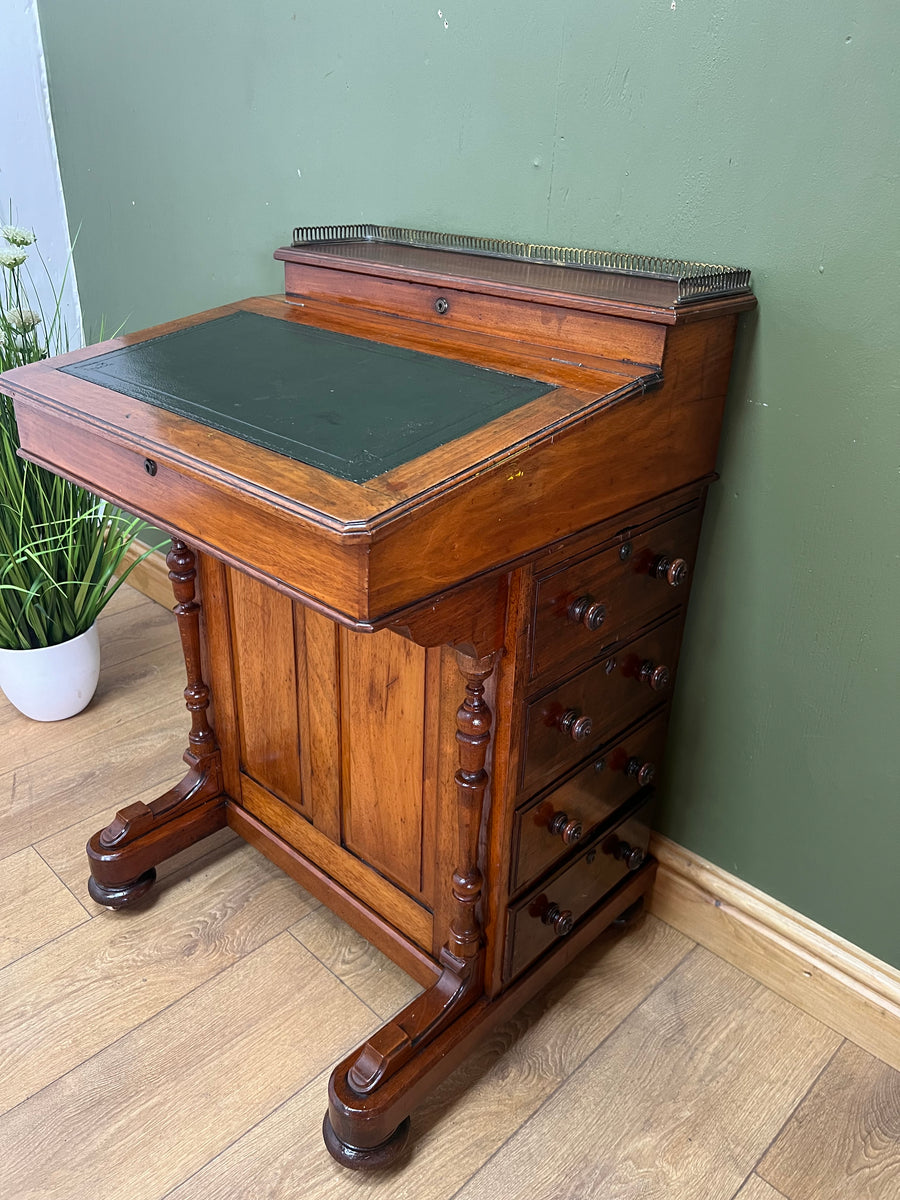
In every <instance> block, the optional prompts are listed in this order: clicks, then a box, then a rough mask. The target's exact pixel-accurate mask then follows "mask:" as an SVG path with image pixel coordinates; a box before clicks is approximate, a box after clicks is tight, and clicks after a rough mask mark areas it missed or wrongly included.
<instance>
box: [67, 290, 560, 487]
mask: <svg viewBox="0 0 900 1200" xmlns="http://www.w3.org/2000/svg"><path fill="white" fill-rule="evenodd" d="M60 369H61V370H62V371H63V372H65V373H66V374H68V375H73V376H76V377H78V378H79V379H84V380H86V381H88V382H90V383H94V384H97V385H99V386H100V387H104V388H108V389H110V390H112V391H114V392H118V393H120V394H122V395H125V396H130V397H133V398H134V399H136V400H141V401H144V402H146V403H148V404H153V405H155V406H157V407H159V408H164V409H167V410H168V411H169V412H172V413H177V414H179V415H180V416H183V417H188V418H190V419H192V420H194V421H199V422H200V423H201V424H204V425H207V426H210V427H211V428H213V429H218V430H221V431H222V432H223V433H227V434H231V435H233V436H234V437H238V438H242V439H243V440H245V441H247V442H250V443H252V444H254V445H257V446H262V447H265V448H266V449H268V450H273V451H275V452H276V453H279V454H283V455H286V456H287V457H289V458H291V459H294V460H296V461H297V462H301V463H306V464H308V465H309V466H312V467H318V468H319V469H320V470H323V471H327V472H328V473H329V474H330V475H333V476H336V477H337V478H340V479H346V480H350V481H351V482H353V483H365V482H367V481H368V480H370V479H373V478H375V477H377V476H379V475H383V474H384V473H385V472H387V471H390V470H391V469H393V468H395V467H398V466H401V465H402V464H404V463H407V462H409V461H411V460H412V459H415V458H418V457H420V456H421V455H423V454H426V453H428V451H430V450H434V449H436V448H437V447H439V446H442V445H444V444H446V443H448V442H451V441H454V440H456V439H457V438H459V437H462V436H464V435H465V434H467V433H471V432H473V431H474V430H476V429H479V428H481V427H482V426H483V425H486V424H487V423H488V422H490V421H492V420H494V419H495V418H496V417H499V416H502V415H504V414H506V413H509V412H511V411H513V410H514V409H516V408H519V407H521V406H522V405H524V404H527V403H528V402H529V401H531V400H535V399H536V398H537V397H538V396H542V395H546V394H547V393H549V392H552V391H554V390H555V388H554V387H553V386H552V385H549V384H547V383H543V382H539V381H536V380H533V379H528V378H524V377H522V376H517V375H511V374H507V373H504V372H502V371H497V370H492V369H489V368H487V367H479V366H474V365H471V364H470V363H465V362H459V361H456V360H454V359H448V358H439V357H436V356H435V355H431V354H425V353H423V352H421V351H418V350H412V349H409V348H407V347H403V346H394V345H386V344H384V343H381V342H374V341H366V340H364V339H362V338H358V337H351V336H349V335H348V334H344V333H338V332H334V331H332V330H327V329H319V328H316V327H313V326H309V325H298V324H294V323H292V322H289V321H285V320H280V319H278V318H276V317H273V316H266V315H263V314H261V313H256V312H233V313H230V314H229V315H227V316H222V317H218V318H216V319H214V320H211V321H206V322H204V323H203V324H197V325H190V326H188V327H187V328H184V329H178V330H176V331H174V332H171V333H166V334H163V335H162V336H160V337H155V338H151V339H149V340H147V341H141V342H135V343H133V344H132V345H128V346H123V347H121V348H120V349H117V350H112V351H110V352H109V353H106V354H100V355H99V356H97V357H95V358H90V359H88V360H87V361H84V362H79V363H73V364H71V365H69V366H63V367H61V368H60Z"/></svg>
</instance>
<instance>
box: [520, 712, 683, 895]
mask: <svg viewBox="0 0 900 1200" xmlns="http://www.w3.org/2000/svg"><path fill="white" fill-rule="evenodd" d="M666 724H667V714H666V713H660V714H659V716H657V717H654V718H653V720H652V721H650V722H648V723H647V724H646V725H642V726H640V727H639V728H638V729H635V730H632V732H631V733H629V734H628V735H626V736H625V737H623V738H620V739H618V740H617V741H615V742H612V743H610V744H609V745H607V746H604V747H602V749H601V751H600V753H599V754H598V755H597V757H596V758H594V759H593V761H592V762H590V763H589V764H588V765H587V766H586V767H584V768H583V770H581V771H579V772H578V773H577V774H576V775H572V776H571V777H570V778H569V779H567V780H566V782H565V783H564V784H562V786H561V787H558V788H555V789H554V790H553V791H552V792H550V793H549V794H547V793H545V794H544V795H543V796H538V797H537V798H536V799H535V800H532V801H531V802H530V803H529V804H528V805H526V806H525V807H524V808H521V809H520V810H519V811H518V812H517V813H516V818H515V826H514V834H513V847H514V849H513V867H512V879H511V881H510V887H511V890H512V891H513V892H517V891H518V890H519V889H520V888H522V887H525V886H526V885H527V884H528V883H530V882H532V881H533V880H535V879H537V878H539V877H540V876H541V875H543V874H544V872H545V871H548V870H549V869H550V868H551V867H552V866H553V865H554V863H555V862H557V861H558V860H559V859H560V858H562V857H563V856H564V855H565V854H568V853H570V852H571V851H572V849H573V848H577V847H579V846H580V845H582V844H584V843H587V842H589V841H590V839H591V838H592V837H593V836H594V834H595V832H596V831H597V830H598V829H599V827H600V826H601V825H602V824H604V823H605V822H608V821H609V820H610V818H611V817H612V816H613V814H614V813H615V811H616V810H617V809H618V808H621V806H622V805H623V804H625V803H626V802H627V801H628V800H629V799H630V798H631V797H632V796H633V795H634V794H635V792H636V791H638V790H639V789H640V788H642V787H646V786H647V785H648V784H650V783H651V782H652V781H653V779H654V778H655V775H656V771H657V769H658V767H659V764H660V761H661V759H662V754H663V750H664V748H665V741H666Z"/></svg>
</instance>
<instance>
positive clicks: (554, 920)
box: [541, 904, 575, 937]
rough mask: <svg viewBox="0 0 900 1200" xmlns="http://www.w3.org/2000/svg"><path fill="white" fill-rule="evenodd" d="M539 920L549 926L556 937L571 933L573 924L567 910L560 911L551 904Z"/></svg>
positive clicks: (573, 921)
mask: <svg viewBox="0 0 900 1200" xmlns="http://www.w3.org/2000/svg"><path fill="white" fill-rule="evenodd" d="M541 920H542V921H543V922H544V924H545V925H549V926H550V928H551V929H552V930H553V932H554V933H555V934H556V936H557V937H565V936H566V934H567V933H571V932H572V926H573V925H574V924H575V918H574V917H573V916H572V914H571V912H570V911H569V910H568V909H567V908H563V909H561V908H560V907H559V905H558V904H551V905H550V906H549V907H548V908H547V911H546V912H545V913H544V915H543V916H542V917H541Z"/></svg>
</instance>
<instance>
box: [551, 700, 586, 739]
mask: <svg viewBox="0 0 900 1200" xmlns="http://www.w3.org/2000/svg"><path fill="white" fill-rule="evenodd" d="M558 724H559V728H560V730H561V732H562V733H567V734H568V735H569V737H570V738H571V739H572V741H573V742H583V741H584V739H585V738H589V737H590V736H591V733H592V732H593V729H594V722H593V721H592V720H591V718H590V717H579V715H578V710H577V709H575V708H567V709H566V711H565V712H564V713H563V715H562V716H561V717H560V718H559V722H558Z"/></svg>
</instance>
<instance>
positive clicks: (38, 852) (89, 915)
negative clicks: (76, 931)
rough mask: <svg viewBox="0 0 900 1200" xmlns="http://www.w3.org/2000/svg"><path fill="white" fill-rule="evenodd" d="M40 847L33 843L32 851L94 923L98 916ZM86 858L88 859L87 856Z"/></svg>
mask: <svg viewBox="0 0 900 1200" xmlns="http://www.w3.org/2000/svg"><path fill="white" fill-rule="evenodd" d="M38 845H39V843H37V842H32V844H31V846H30V849H31V850H33V851H34V852H35V854H36V855H37V856H38V858H39V859H40V860H41V862H42V863H43V864H44V865H45V866H46V868H47V870H48V871H49V872H50V873H51V874H52V875H53V876H54V878H56V879H58V880H59V882H60V883H61V884H62V885H63V887H64V888H65V889H66V891H67V892H68V893H69V895H70V896H74V897H75V899H76V900H77V901H78V903H79V904H80V905H81V907H82V908H83V909H84V911H85V914H86V915H87V919H88V920H89V921H93V919H94V917H96V916H97V915H98V914H97V913H95V912H92V911H91V910H90V909H89V908H88V906H87V905H86V904H85V902H84V901H83V900H82V899H81V897H80V896H79V895H77V893H75V892H73V891H72V889H71V888H70V887H69V885H68V884H67V883H66V881H65V880H64V879H63V878H62V877H61V876H60V875H59V874H58V872H56V871H54V869H53V867H52V866H51V865H50V863H48V862H47V860H46V858H44V856H43V854H41V852H40V850H39V849H38ZM85 858H87V855H85ZM88 870H89V868H88V864H87V862H85V871H88ZM81 924H84V922H81ZM48 944H49V943H47V942H42V943H41V946H45V945H48ZM41 946H36V947H35V949H36V950H39V949H41ZM22 957H23V958H24V957H25V956H24V955H22Z"/></svg>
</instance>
